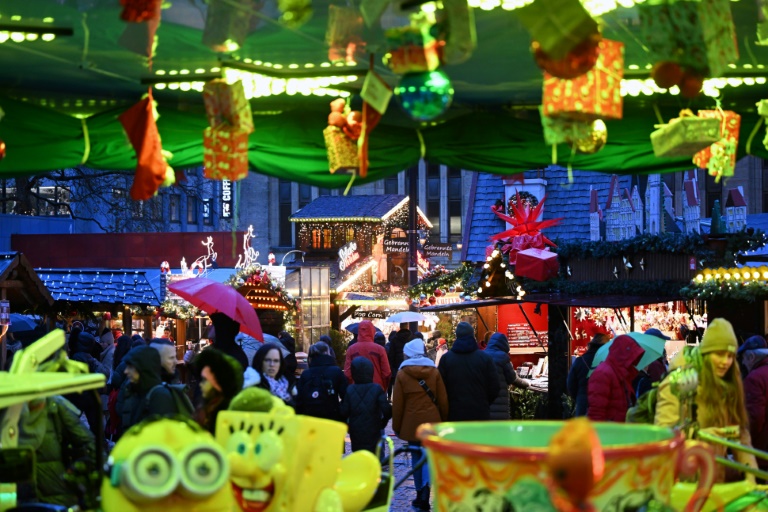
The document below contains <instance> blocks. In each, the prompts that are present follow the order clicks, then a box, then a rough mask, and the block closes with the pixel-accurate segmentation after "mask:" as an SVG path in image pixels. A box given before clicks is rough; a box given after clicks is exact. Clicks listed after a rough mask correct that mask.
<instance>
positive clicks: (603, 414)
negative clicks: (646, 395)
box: [587, 335, 645, 423]
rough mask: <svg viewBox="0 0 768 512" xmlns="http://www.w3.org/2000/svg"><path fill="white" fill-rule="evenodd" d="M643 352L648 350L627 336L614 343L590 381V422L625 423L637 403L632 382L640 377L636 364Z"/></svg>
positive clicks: (617, 339) (588, 390)
mask: <svg viewBox="0 0 768 512" xmlns="http://www.w3.org/2000/svg"><path fill="white" fill-rule="evenodd" d="M644 353H645V350H644V349H643V348H642V347H641V346H640V345H638V344H637V342H636V341H635V340H633V339H632V338H631V337H629V336H627V335H621V336H617V337H616V339H614V340H613V344H612V345H611V346H610V347H609V349H608V357H606V358H605V361H603V362H602V363H600V364H599V365H597V368H595V370H594V371H593V372H592V375H591V376H590V377H589V380H588V381H587V394H588V395H589V407H588V409H587V417H588V418H589V419H591V420H592V421H615V422H619V423H624V421H625V420H626V416H627V410H628V409H629V408H630V407H631V406H632V405H633V404H634V401H635V394H634V391H633V389H632V380H634V378H635V377H636V376H637V368H635V365H636V364H637V363H639V362H640V358H642V357H643V354H644Z"/></svg>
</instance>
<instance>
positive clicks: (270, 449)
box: [253, 431, 283, 472]
mask: <svg viewBox="0 0 768 512" xmlns="http://www.w3.org/2000/svg"><path fill="white" fill-rule="evenodd" d="M253 453H254V455H255V456H256V465H257V466H258V467H259V469H261V470H262V471H265V472H266V471H269V470H270V469H272V467H273V466H274V465H275V464H277V463H278V462H280V459H282V457H283V440H282V439H281V438H280V436H278V435H277V434H276V433H275V432H272V431H269V432H264V433H263V434H261V435H260V436H259V437H258V438H257V439H256V444H255V445H254V447H253Z"/></svg>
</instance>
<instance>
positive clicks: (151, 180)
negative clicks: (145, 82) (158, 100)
mask: <svg viewBox="0 0 768 512" xmlns="http://www.w3.org/2000/svg"><path fill="white" fill-rule="evenodd" d="M119 119H120V124H122V125H123V128H124V129H125V133H126V134H127V135H128V139H129V140H130V142H131V146H133V149H134V150H135V151H136V175H135V176H134V179H133V186H132V187H131V198H132V199H134V200H135V201H146V200H147V199H150V198H152V196H154V195H155V194H156V193H157V190H158V189H159V188H160V187H161V186H168V185H171V184H173V183H174V180H175V178H174V172H173V169H171V168H170V167H169V166H168V163H167V162H166V160H165V156H164V155H163V148H162V144H161V142H160V132H159V131H158V130H157V121H156V118H155V107H154V101H153V99H152V89H151V88H150V89H149V91H148V93H147V96H146V97H145V98H144V99H142V100H141V101H139V102H138V103H136V104H135V105H134V106H132V107H131V108H129V109H128V110H126V111H125V112H123V113H122V114H121V115H120V117H119Z"/></svg>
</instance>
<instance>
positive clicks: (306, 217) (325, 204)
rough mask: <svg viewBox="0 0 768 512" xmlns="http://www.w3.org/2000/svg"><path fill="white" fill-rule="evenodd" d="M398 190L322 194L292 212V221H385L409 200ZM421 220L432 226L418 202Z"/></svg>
mask: <svg viewBox="0 0 768 512" xmlns="http://www.w3.org/2000/svg"><path fill="white" fill-rule="evenodd" d="M408 201H409V197H408V196H404V195H399V194H378V195H351V196H349V195H347V196H343V195H342V196H320V197H318V198H317V199H314V200H313V201H312V202H311V203H309V204H307V205H306V206H305V207H304V208H302V209H301V210H298V211H297V212H296V213H294V214H293V215H291V216H290V218H289V220H290V221H291V222H382V221H384V220H386V219H388V218H389V217H391V216H392V215H394V213H395V212H397V210H399V209H401V208H403V207H405V206H406V205H407V204H408ZM416 210H417V211H418V213H419V216H420V217H421V220H422V221H423V222H424V223H426V224H427V225H429V226H430V227H431V226H432V225H431V224H430V222H429V219H427V217H426V216H425V215H424V213H423V212H422V211H421V208H419V207H418V206H417V207H416Z"/></svg>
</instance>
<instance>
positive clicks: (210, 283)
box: [168, 277, 264, 341]
mask: <svg viewBox="0 0 768 512" xmlns="http://www.w3.org/2000/svg"><path fill="white" fill-rule="evenodd" d="M168 289H169V290H170V291H172V292H173V293H175V294H176V295H178V296H179V297H181V298H182V299H184V300H186V301H188V302H189V303H190V304H192V305H193V306H195V307H198V308H200V309H202V310H203V311H205V312H206V313H208V314H209V315H210V314H211V313H223V314H225V315H227V316H228V317H229V318H231V319H232V320H234V321H235V322H238V323H239V324H240V331H242V332H244V333H246V334H249V335H251V336H253V337H254V338H256V339H257V340H258V341H264V332H263V331H262V330H261V322H259V317H258V316H256V311H254V309H253V306H251V304H250V303H249V302H248V300H247V299H246V298H245V297H243V296H242V295H240V293H239V292H238V291H237V290H236V289H235V288H233V287H231V286H229V285H226V284H222V283H219V282H217V281H214V280H212V279H206V278H205V277H193V278H190V279H185V280H183V281H177V282H175V283H171V284H170V285H168Z"/></svg>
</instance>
